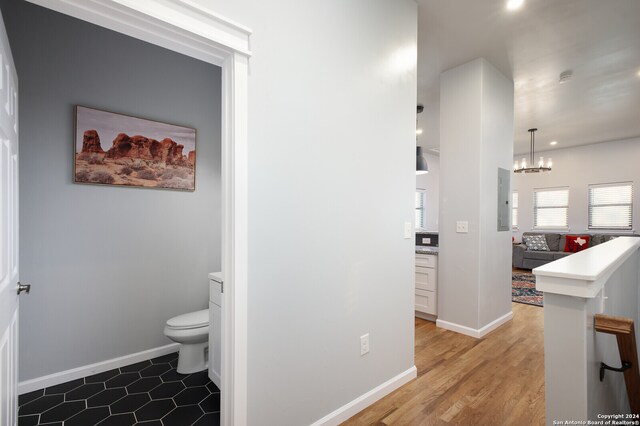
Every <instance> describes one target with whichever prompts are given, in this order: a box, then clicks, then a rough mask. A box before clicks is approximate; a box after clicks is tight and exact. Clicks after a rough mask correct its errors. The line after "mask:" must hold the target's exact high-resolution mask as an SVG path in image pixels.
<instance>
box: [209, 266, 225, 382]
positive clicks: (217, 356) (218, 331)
mask: <svg viewBox="0 0 640 426" xmlns="http://www.w3.org/2000/svg"><path fill="white" fill-rule="evenodd" d="M222 291H223V283H222V276H221V274H220V273H219V272H216V273H211V274H209V378H210V379H211V381H212V382H213V383H215V385H216V386H217V387H218V389H220V386H221V380H220V377H221V372H222V350H221V343H222V299H223V292H222Z"/></svg>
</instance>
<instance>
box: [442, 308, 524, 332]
mask: <svg viewBox="0 0 640 426" xmlns="http://www.w3.org/2000/svg"><path fill="white" fill-rule="evenodd" d="M512 318H513V311H509V312H508V313H506V314H504V315H503V316H501V317H500V318H497V319H495V320H493V321H491V322H490V323H489V324H487V325H485V326H484V327H482V328H478V329H475V328H471V327H467V326H464V325H460V324H456V323H454V322H449V321H443V320H441V319H438V320H436V326H438V327H440V328H444V329H446V330H451V331H455V332H456V333H460V334H465V335H467V336H471V337H475V338H476V339H479V338H481V337H484V336H485V335H487V334H489V333H490V332H492V331H493V330H495V329H496V328H498V327H500V326H501V325H502V324H504V323H505V322H507V321H509V320H511V319H512Z"/></svg>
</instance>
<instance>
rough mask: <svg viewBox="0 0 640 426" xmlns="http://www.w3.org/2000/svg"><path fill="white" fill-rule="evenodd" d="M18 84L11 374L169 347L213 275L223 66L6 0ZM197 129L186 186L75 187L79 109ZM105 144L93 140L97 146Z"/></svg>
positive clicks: (32, 374) (34, 373)
mask: <svg viewBox="0 0 640 426" xmlns="http://www.w3.org/2000/svg"><path fill="white" fill-rule="evenodd" d="M0 5H1V6H2V13H3V15H4V19H5V23H6V26H7V29H8V33H9V38H10V42H11V48H12V51H13V56H14V59H15V62H16V65H17V69H18V75H19V80H20V94H19V96H20V110H19V113H20V278H21V281H22V282H28V283H31V284H32V285H33V287H32V291H31V294H30V295H25V296H22V297H21V300H20V373H19V374H20V380H21V381H24V380H28V379H33V378H36V377H40V376H43V375H48V374H52V373H57V372H60V371H64V370H68V369H72V368H76V367H80V366H84V365H88V364H92V363H96V362H100V361H104V360H108V359H111V358H115V357H120V356H125V355H128V354H132V353H135V352H139V351H143V350H147V349H151V348H155V347H159V346H162V345H166V344H169V343H171V342H170V341H169V340H168V339H167V338H166V337H165V336H164V335H163V327H164V324H165V321H166V320H167V319H169V318H170V317H172V316H174V315H178V314H182V313H186V312H189V311H194V310H198V309H204V308H206V307H207V300H208V297H207V295H208V287H207V273H208V272H212V271H216V270H219V269H220V255H221V253H220V247H221V240H220V238H221V209H220V191H221V186H220V167H221V166H220V134H221V133H220V126H221V124H220V121H221V120H220V114H221V111H220V105H221V98H220V96H221V95H220V88H221V87H220V81H221V75H220V69H219V68H218V67H215V66H213V65H209V64H205V63H202V62H200V61H197V60H194V59H191V58H188V57H185V56H182V55H179V54H177V53H174V52H170V51H167V50H165V49H162V48H159V47H156V46H153V45H150V44H147V43H144V42H141V41H138V40H135V39H132V38H129V37H126V36H123V35H121V34H118V33H115V32H112V31H109V30H106V29H103V28H101V27H98V26H95V25H91V24H89V23H86V22H83V21H79V20H76V19H73V18H70V17H67V16H64V15H61V14H58V13H55V12H52V11H49V10H47V9H44V8H41V7H38V6H34V5H32V4H29V3H26V2H23V1H17V0H2V2H0ZM76 104H81V105H86V106H91V107H95V108H100V109H106V110H111V111H115V112H121V113H125V114H130V115H134V116H140V117H144V118H150V119H154V120H158V121H164V122H168V123H174V124H180V125H184V126H188V127H193V128H195V129H197V155H198V157H197V176H196V191H195V192H180V191H168V190H155V189H138V188H126V187H111V186H95V185H79V184H74V183H72V171H73V164H72V159H73V142H74V105H76ZM110 144H111V143H110V141H102V145H103V148H105V149H106V148H108V147H109V146H110Z"/></svg>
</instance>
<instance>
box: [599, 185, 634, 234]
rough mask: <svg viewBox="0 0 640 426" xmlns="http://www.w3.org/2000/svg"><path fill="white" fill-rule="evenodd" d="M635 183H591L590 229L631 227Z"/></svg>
mask: <svg viewBox="0 0 640 426" xmlns="http://www.w3.org/2000/svg"><path fill="white" fill-rule="evenodd" d="M632 222H633V184H632V183H631V182H623V183H610V184H603V185H589V229H631V228H632Z"/></svg>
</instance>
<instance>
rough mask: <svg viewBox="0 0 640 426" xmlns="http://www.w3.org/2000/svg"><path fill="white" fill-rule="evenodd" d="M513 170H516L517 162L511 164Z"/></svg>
mask: <svg viewBox="0 0 640 426" xmlns="http://www.w3.org/2000/svg"><path fill="white" fill-rule="evenodd" d="M513 170H518V162H517V161H516V162H515V163H513Z"/></svg>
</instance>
